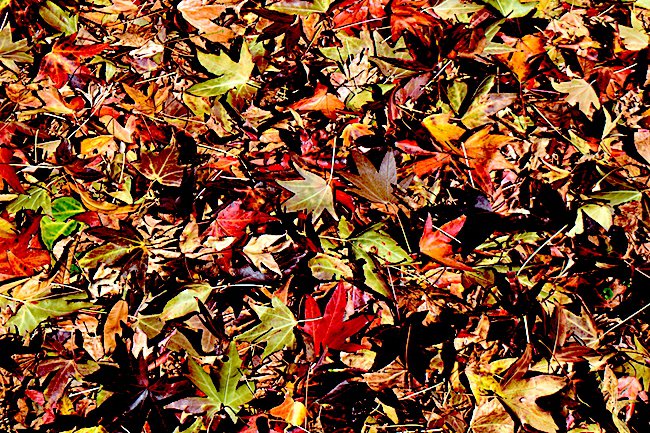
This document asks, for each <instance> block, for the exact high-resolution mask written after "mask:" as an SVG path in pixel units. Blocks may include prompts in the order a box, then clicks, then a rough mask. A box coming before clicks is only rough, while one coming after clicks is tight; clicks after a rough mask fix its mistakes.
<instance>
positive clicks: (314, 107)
mask: <svg viewBox="0 0 650 433" xmlns="http://www.w3.org/2000/svg"><path fill="white" fill-rule="evenodd" d="M289 108H292V109H294V110H297V111H320V112H321V113H323V114H324V115H325V116H327V117H328V118H330V119H335V118H336V113H337V111H339V110H343V109H344V108H345V104H344V103H343V102H342V101H341V100H340V99H339V98H338V97H337V96H336V95H332V94H331V93H327V87H326V86H324V85H322V84H320V83H318V86H316V91H315V92H314V96H312V97H311V98H305V99H301V100H300V101H298V102H296V103H293V104H291V105H290V106H289Z"/></svg>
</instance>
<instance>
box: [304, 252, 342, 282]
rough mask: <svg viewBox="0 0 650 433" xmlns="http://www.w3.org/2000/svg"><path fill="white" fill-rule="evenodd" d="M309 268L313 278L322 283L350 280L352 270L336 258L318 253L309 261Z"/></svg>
mask: <svg viewBox="0 0 650 433" xmlns="http://www.w3.org/2000/svg"><path fill="white" fill-rule="evenodd" d="M309 268H310V269H311V272H312V274H313V275H314V277H316V278H318V279H319V280H322V281H332V280H339V279H341V278H352V276H353V275H352V269H350V267H349V266H348V265H346V264H345V262H344V261H343V260H341V259H339V258H338V257H334V256H330V255H329V254H322V253H318V254H316V256H315V257H313V258H312V259H311V260H309Z"/></svg>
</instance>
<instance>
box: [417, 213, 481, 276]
mask: <svg viewBox="0 0 650 433" xmlns="http://www.w3.org/2000/svg"><path fill="white" fill-rule="evenodd" d="M465 219H466V217H465V215H462V216H460V217H459V218H456V219H455V220H452V221H449V222H448V223H445V224H443V225H442V226H441V227H440V228H436V229H434V228H433V221H432V220H431V215H429V216H428V217H427V221H426V223H425V224H424V233H423V234H422V238H420V251H421V252H422V253H423V254H426V255H427V256H429V257H431V258H432V259H433V260H435V261H436V262H438V263H440V264H443V265H445V266H450V267H452V268H455V269H460V270H462V271H471V270H472V268H470V267H469V266H467V265H466V264H464V263H461V262H459V261H458V260H456V259H454V258H453V257H451V256H452V255H453V247H452V242H454V238H455V237H456V235H457V234H458V232H460V230H461V229H462V228H463V225H464V224H465Z"/></svg>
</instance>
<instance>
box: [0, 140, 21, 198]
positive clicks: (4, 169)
mask: <svg viewBox="0 0 650 433" xmlns="http://www.w3.org/2000/svg"><path fill="white" fill-rule="evenodd" d="M13 154H14V153H13V151H12V150H11V149H7V148H6V147H0V188H3V187H4V184H5V183H7V184H8V185H9V186H10V187H12V188H13V189H14V190H15V191H17V192H19V193H21V194H25V188H23V186H22V185H21V184H20V179H18V176H17V175H16V169H15V168H13V167H12V166H11V165H9V163H10V161H11V157H12V156H13Z"/></svg>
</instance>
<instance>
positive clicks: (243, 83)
mask: <svg viewBox="0 0 650 433" xmlns="http://www.w3.org/2000/svg"><path fill="white" fill-rule="evenodd" d="M198 59H199V62H200V63H201V65H203V67H204V68H205V69H207V70H208V71H209V72H210V73H212V74H214V75H218V76H219V77H218V78H213V79H211V80H208V81H204V82H203V83H199V84H195V85H193V86H192V87H190V88H189V89H188V90H187V91H188V92H189V93H191V94H193V95H196V96H219V95H223V94H225V93H227V92H228V91H230V90H234V92H235V93H237V94H238V93H242V92H247V91H249V90H250V89H247V88H250V87H251V86H249V85H248V80H250V77H251V73H252V72H253V68H254V67H255V63H253V58H252V56H251V53H250V51H249V49H248V45H246V44H243V45H242V47H241V52H240V54H239V62H234V61H233V60H232V59H231V58H230V57H228V54H226V53H225V52H222V53H221V54H219V55H215V54H208V53H204V52H202V51H199V52H198Z"/></svg>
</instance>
